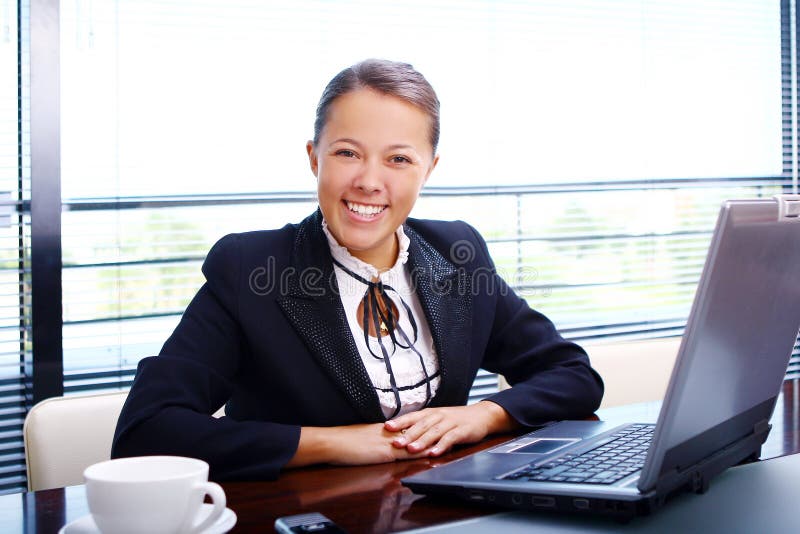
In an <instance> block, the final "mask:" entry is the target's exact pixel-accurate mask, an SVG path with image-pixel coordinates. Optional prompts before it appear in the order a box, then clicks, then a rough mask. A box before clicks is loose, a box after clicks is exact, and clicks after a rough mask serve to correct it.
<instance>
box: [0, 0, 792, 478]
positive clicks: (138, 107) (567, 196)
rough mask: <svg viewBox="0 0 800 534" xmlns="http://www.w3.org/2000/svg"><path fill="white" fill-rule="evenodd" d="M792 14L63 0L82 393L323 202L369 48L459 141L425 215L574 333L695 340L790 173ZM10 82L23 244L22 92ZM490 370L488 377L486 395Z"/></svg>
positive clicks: (522, 5) (438, 175) (126, 369)
mask: <svg viewBox="0 0 800 534" xmlns="http://www.w3.org/2000/svg"><path fill="white" fill-rule="evenodd" d="M0 1H2V0H0ZM2 5H3V6H5V5H8V6H10V9H12V11H13V9H14V8H15V6H16V4H15V3H13V2H6V4H2ZM20 5H21V6H22V7H21V13H22V15H21V20H23V23H24V21H25V20H26V19H25V6H26V5H27V4H26V2H22V3H21V4H20ZM3 9H5V8H3ZM789 13H790V4H789V2H788V1H787V0H783V1H782V2H780V3H771V2H761V1H757V0H745V1H741V2H736V4H735V5H734V4H731V3H729V2H722V1H720V0H701V1H690V0H680V1H655V0H651V1H648V0H608V1H602V2H599V1H588V0H563V1H555V0H551V1H538V2H519V1H506V2H489V1H478V0H472V1H468V2H463V1H458V2H456V1H454V0H453V1H445V0H435V1H422V0H412V1H406V2H382V3H375V2H366V1H363V0H362V1H347V2H346V1H342V2H335V3H334V2H325V1H297V2H292V3H272V2H258V1H255V0H250V1H244V0H233V1H228V2H222V1H211V0H195V1H188V0H169V1H156V0H145V1H141V2H122V1H115V0H105V1H97V0H94V1H88V0H67V1H62V2H61V10H60V14H61V21H60V25H61V28H60V29H61V31H60V41H59V43H58V46H59V47H60V51H61V106H60V109H61V117H60V118H61V147H62V161H61V165H62V181H61V189H62V195H63V213H62V219H61V223H62V247H63V248H62V252H63V258H62V260H63V267H64V271H63V308H64V315H63V316H64V325H63V348H64V356H63V361H64V382H65V387H64V389H65V392H66V393H67V394H72V393H77V392H81V391H87V390H103V389H119V388H125V387H127V386H128V385H129V384H130V381H131V378H132V376H133V372H134V369H135V366H136V363H137V362H138V360H139V359H140V358H141V357H143V356H147V355H150V354H154V353H156V352H157V351H158V349H159V348H160V345H161V344H162V343H163V341H164V340H165V339H166V337H167V336H168V335H169V333H170V332H171V330H172V328H174V325H175V324H176V322H177V320H178V318H179V316H180V313H181V311H182V310H183V308H184V307H185V306H186V304H187V303H188V301H189V299H190V298H191V296H192V295H193V294H194V292H195V291H196V290H197V288H198V287H199V285H200V284H201V283H202V279H201V275H200V272H199V267H200V264H201V262H202V259H203V258H204V256H205V253H206V252H207V251H208V249H209V247H210V246H211V245H212V244H213V242H214V241H216V239H218V238H219V237H221V236H222V235H224V234H225V233H228V232H232V231H242V230H251V229H259V228H275V227H279V226H282V225H283V224H284V223H286V222H289V221H298V220H300V219H301V218H302V217H304V216H305V215H307V214H308V213H310V211H311V210H313V209H314V206H315V203H314V198H313V189H314V180H313V177H312V176H311V174H310V172H309V171H308V170H307V161H306V159H305V153H304V149H303V144H304V142H305V140H306V139H308V138H310V137H311V134H312V132H311V127H312V124H313V110H314V107H315V106H316V101H317V99H318V97H319V94H320V92H321V89H322V87H323V86H324V84H325V83H326V82H327V81H328V79H330V77H331V76H332V75H333V74H335V73H336V72H337V71H338V70H339V69H341V68H342V67H343V66H345V65H348V64H351V63H353V62H355V61H358V60H360V59H363V58H365V57H388V58H392V59H400V60H405V61H409V62H411V63H413V64H414V65H415V66H416V67H418V68H419V69H420V70H421V71H422V72H423V73H424V74H426V75H427V76H428V77H429V79H430V80H431V82H432V83H433V85H434V86H435V87H436V88H437V91H438V92H439V96H440V99H441V100H442V103H443V109H442V119H443V131H442V143H441V145H440V149H441V153H442V160H441V163H440V166H439V168H438V169H437V170H436V172H435V173H434V175H433V177H432V179H431V181H430V182H429V186H428V187H426V189H425V191H424V192H423V198H421V200H420V202H419V204H418V206H417V208H416V209H415V212H414V213H413V214H412V215H414V216H418V217H430V218H438V219H465V220H467V221H468V222H470V223H472V224H473V225H474V226H476V227H477V228H478V229H479V230H480V231H481V232H482V234H483V235H484V236H485V237H486V239H487V241H488V243H489V247H490V250H491V252H492V254H493V257H494V259H495V261H496V263H497V266H498V270H499V271H500V272H501V274H503V275H504V276H505V277H506V278H507V279H508V280H509V282H511V283H512V285H514V286H515V287H517V288H518V290H519V291H520V293H521V294H523V295H524V296H525V298H526V299H528V301H529V302H530V303H531V304H532V305H533V306H534V307H536V308H537V309H540V310H541V311H543V312H544V313H546V314H547V315H548V316H550V317H551V318H553V319H554V320H555V322H556V323H557V325H558V326H559V328H560V329H561V330H562V331H563V332H564V333H565V334H566V335H567V336H568V337H571V338H573V339H576V340H583V339H588V338H596V337H622V338H627V337H654V336H664V335H677V334H680V333H681V331H682V328H683V325H684V323H685V319H686V313H687V311H688V307H689V305H690V303H691V299H692V296H693V293H694V287H695V285H696V282H697V279H698V277H699V273H700V269H701V266H702V263H703V259H704V256H705V252H706V248H707V245H708V239H709V237H710V232H711V230H712V228H713V222H714V217H715V216H716V211H717V209H718V206H719V204H720V202H721V201H722V200H723V199H726V198H732V197H738V196H746V197H752V196H770V195H772V194H774V193H776V192H785V191H787V189H788V188H789V187H790V184H791V183H792V168H793V167H796V163H795V162H796V154H795V152H794V149H793V146H795V144H794V143H793V141H792V139H793V138H794V135H793V134H795V133H796V132H793V131H792V128H793V127H792V113H793V111H792V102H793V100H794V98H796V97H795V96H794V94H793V93H792V92H791V85H792V72H796V69H792V68H791V67H792V65H791V57H792V54H791V53H790V52H791V44H790V43H791V35H790V31H789V29H790V25H789V19H788V15H789ZM6 27H8V28H12V29H15V28H16V26H13V25H11V26H9V25H6V26H4V28H6ZM7 33H8V32H7ZM13 33H14V32H13V31H12V32H11V34H13ZM21 33H23V34H24V32H21ZM12 41H13V39H12ZM442 43H447V45H446V47H443V44H442ZM4 45H5V43H3V46H4ZM5 50H6V49H5V48H4V49H3V51H4V52H5ZM16 53H18V50H17V52H15V54H16ZM3 57H4V58H5V57H6V56H3ZM13 58H14V62H12V63H6V62H4V63H2V66H0V68H2V69H3V70H2V71H3V72H12V71H15V68H16V64H17V63H16V60H17V57H16V56H13ZM19 64H20V65H21V68H22V69H25V68H26V63H25V58H24V55H23V56H22V61H20V63H19ZM5 79H6V77H4V78H3V80H5ZM20 79H22V80H24V76H22V77H21V78H20ZM3 83H5V82H3ZM779 89H780V90H779ZM13 90H14V91H15V93H14V94H15V95H18V94H20V87H19V86H17V87H15V88H14V89H13ZM781 95H782V96H781ZM11 101H16V102H17V109H16V110H12V111H13V112H14V113H13V116H12V119H11V121H10V122H9V123H8V127H9V128H13V129H14V134H13V136H12V139H16V140H15V141H14V145H13V147H12V149H10V152H9V154H10V153H12V152H13V159H12V165H13V167H14V168H13V172H14V174H13V176H14V180H16V181H15V182H14V184H16V185H15V187H16V186H19V187H20V189H13V190H14V191H17V193H15V194H16V195H17V196H16V197H15V199H16V200H15V201H14V202H16V204H15V205H16V206H17V210H16V214H17V215H16V216H17V218H18V219H19V221H18V222H19V226H18V229H17V234H15V235H16V236H17V239H18V241H17V244H18V245H20V246H18V247H17V250H19V251H22V252H21V256H20V257H21V258H22V259H23V261H24V258H25V240H24V233H25V228H26V226H25V224H26V221H25V217H26V211H25V206H26V205H25V201H26V197H25V192H24V190H25V185H24V179H25V176H26V172H27V171H26V170H25V166H24V165H25V163H24V152H25V143H24V131H23V133H20V131H18V130H16V128H17V124H21V125H22V126H23V130H24V124H25V123H24V120H22V121H17V118H18V115H19V116H24V113H25V109H26V106H27V105H28V104H27V103H25V102H24V101H20V100H18V99H17V100H8V99H3V102H11ZM0 105H3V104H0ZM30 105H36V103H35V102H33V103H31V104H30ZM20 114H21V115H20ZM0 125H3V126H0V127H5V126H4V125H6V122H5V120H4V119H1V118H0ZM2 135H3V134H2V133H0V136H2ZM0 139H4V138H0ZM20 140H22V141H20ZM5 146H6V145H5V143H2V146H0V150H5V148H3V147H5ZM3 154H5V152H0V162H2V161H5V160H4V159H2V158H3V157H4V155H3ZM20 154H21V155H22V156H23V157H20ZM20 183H22V185H20ZM0 187H3V186H2V185H0ZM20 191H22V192H21V193H20ZM20 199H21V200H20ZM20 217H22V219H20ZM2 231H4V230H2V229H0V232H2ZM10 232H11V233H10V234H9V235H11V234H13V231H10ZM10 257H11V256H9V258H10ZM9 261H10V260H9ZM7 264H8V265H11V263H7ZM3 265H6V264H3ZM14 268H15V269H18V271H19V272H17V276H18V277H20V276H21V280H22V282H18V284H19V285H18V288H19V291H18V292H17V293H15V295H14V298H16V299H17V301H16V305H17V307H16V308H13V312H11V313H12V314H16V313H17V311H19V316H18V317H17V316H16V315H15V317H14V319H15V320H16V321H18V325H20V327H19V328H18V331H17V333H18V334H19V335H20V339H21V340H22V341H21V342H19V341H18V342H19V346H18V347H16V348H15V349H14V350H16V349H19V350H18V351H17V352H15V353H14V354H12V355H10V360H9V362H12V363H10V364H9V365H10V367H9V368H14V369H16V371H17V372H18V373H19V374H18V375H16V376H14V375H13V373H12V375H9V379H10V380H12V382H13V381H14V380H16V381H20V383H21V381H23V380H24V377H25V375H24V373H23V371H24V370H25V366H24V365H23V363H24V362H25V361H26V360H29V359H30V352H29V351H30V340H29V339H28V338H27V337H26V333H25V332H26V331H25V328H24V325H25V317H27V314H28V313H29V310H27V311H26V309H25V308H24V304H25V302H26V301H25V295H26V293H25V287H24V278H25V275H24V273H25V272H26V271H25V266H24V265H23V264H21V263H17V264H16V266H15V267H14ZM15 272H16V271H15ZM20 273H22V274H20ZM8 274H9V275H12V274H13V273H12V271H9V272H8ZM4 309H5V308H4ZM796 352H797V350H796ZM9 354H10V353H9ZM13 362H16V364H15V363H13ZM14 365H17V367H14ZM793 369H794V371H792V370H793ZM798 369H800V361H798V362H795V363H793V366H790V372H794V373H797V372H798ZM3 384H5V383H3ZM15 384H17V382H13V383H12V385H11V389H12V390H13V389H14V388H15V387H16V385H15ZM20 387H21V386H20ZM494 387H495V377H494V376H491V375H488V374H482V375H481V376H480V377H479V379H478V380H477V381H476V384H475V388H474V395H473V400H477V399H479V398H481V397H483V396H485V395H487V394H490V393H491V392H492V391H493V390H494ZM21 391H23V390H22V389H19V390H17V394H19V392H21ZM0 398H3V397H0ZM8 398H9V399H13V398H14V397H13V395H12V396H10V397H8ZM9 402H11V403H12V404H13V400H12V401H9ZM4 406H5V405H4ZM21 413H24V411H23V412H20V414H21ZM20 417H21V415H20V416H19V417H18V419H17V423H15V424H18V423H19V422H20V421H21V419H20ZM12 418H13V417H12ZM1 432H3V431H2V429H0V433H1ZM9 436H10V438H9V441H8V443H9V447H10V449H11V450H16V451H17V452H16V454H19V451H20V450H21V448H20V446H19V440H18V437H15V436H14V435H9ZM15 447H16V449H14V448H15ZM10 461H11V464H7V465H12V464H13V461H14V460H13V459H12V460H10ZM17 461H18V460H17ZM0 462H2V459H0ZM2 465H3V464H0V468H1V467H2ZM16 465H19V464H16ZM11 469H12V471H13V469H14V468H11ZM17 469H18V468H17ZM17 473H19V470H18V471H17ZM9 480H11V482H9V484H11V485H13V484H15V483H16V484H19V483H20V482H19V478H17V479H16V482H14V481H13V480H15V479H13V476H11V475H10V478H9ZM8 487H10V486H8Z"/></svg>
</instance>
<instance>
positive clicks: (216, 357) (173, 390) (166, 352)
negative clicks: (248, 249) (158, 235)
mask: <svg viewBox="0 0 800 534" xmlns="http://www.w3.org/2000/svg"><path fill="white" fill-rule="evenodd" d="M238 239H239V238H238V236H236V235H230V236H226V237H224V238H222V239H221V240H220V241H219V242H218V243H217V244H216V245H215V246H214V247H213V248H212V249H211V251H210V252H209V254H208V257H207V258H206V261H205V263H204V264H203V273H204V275H205V277H206V283H205V284H204V285H203V287H202V288H201V289H200V290H199V292H198V293H197V295H196V296H195V297H194V299H193V300H192V302H191V303H190V304H189V306H188V307H187V309H186V311H185V313H184V314H183V317H182V318H181V321H180V323H179V324H178V326H177V328H176V329H175V331H174V333H173V334H172V336H170V338H169V339H168V340H167V342H166V343H165V344H164V347H163V348H162V350H161V353H160V354H159V355H158V356H155V357H150V358H145V359H143V360H142V361H141V362H140V363H139V366H138V369H137V373H136V378H135V379H134V382H133V386H132V387H131V390H130V393H129V395H128V398H127V400H126V402H125V405H124V406H123V409H122V413H121V414H120V417H119V420H118V422H117V428H116V432H115V434H114V440H113V445H112V451H111V457H112V458H118V457H123V456H139V455H156V454H166V455H179V456H190V457H194V458H200V459H202V460H205V461H206V462H208V463H209V465H210V466H211V471H210V478H212V479H214V480H255V479H260V480H263V479H274V478H277V476H278V474H279V472H280V469H281V468H282V467H283V466H284V465H285V464H286V463H287V462H288V461H289V460H290V459H291V458H292V456H293V455H294V453H295V451H296V450H297V444H298V441H299V438H300V427H299V426H297V425H286V424H278V423H271V422H265V421H237V420H234V419H231V418H229V417H221V418H214V417H212V415H211V414H213V413H214V412H215V411H217V410H218V409H219V408H220V407H221V406H222V405H223V404H224V403H225V402H226V401H227V399H228V398H229V397H230V394H231V391H232V389H233V382H234V379H235V377H236V373H237V371H238V369H239V364H240V358H242V351H243V347H242V346H241V344H242V343H243V342H242V333H241V332H240V325H239V321H238V304H237V303H238V299H239V294H238V293H239V287H240V278H239V276H240V273H239V271H240V270H241V259H240V257H241V256H240V246H239V243H238Z"/></svg>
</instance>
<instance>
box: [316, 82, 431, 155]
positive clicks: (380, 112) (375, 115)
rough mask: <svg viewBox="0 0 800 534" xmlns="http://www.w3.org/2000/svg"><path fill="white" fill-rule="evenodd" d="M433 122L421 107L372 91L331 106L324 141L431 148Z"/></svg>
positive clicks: (343, 98)
mask: <svg viewBox="0 0 800 534" xmlns="http://www.w3.org/2000/svg"><path fill="white" fill-rule="evenodd" d="M430 127H431V119H430V117H428V115H427V114H426V113H425V112H424V111H423V110H421V109H420V108H418V107H417V106H415V105H413V104H411V103H409V102H406V101H405V100H403V99H401V98H398V97H396V96H392V95H387V94H383V93H380V92H378V91H374V90H372V89H359V90H357V91H352V92H350V93H346V94H344V95H342V96H340V97H338V98H337V99H336V100H334V101H333V102H332V103H331V106H330V108H329V110H328V116H327V121H326V123H325V128H324V130H323V136H322V137H323V138H325V137H328V142H331V141H333V140H335V139H336V138H339V137H350V138H353V139H355V140H357V141H359V142H368V141H374V142H388V143H390V144H398V143H403V144H411V145H412V146H414V147H415V148H417V149H420V150H421V149H423V148H425V147H426V146H427V147H428V148H430V141H429V133H430Z"/></svg>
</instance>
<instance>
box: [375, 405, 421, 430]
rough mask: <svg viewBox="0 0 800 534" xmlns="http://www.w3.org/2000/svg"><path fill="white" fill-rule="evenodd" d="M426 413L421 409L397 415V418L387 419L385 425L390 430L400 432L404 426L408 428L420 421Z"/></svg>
mask: <svg viewBox="0 0 800 534" xmlns="http://www.w3.org/2000/svg"><path fill="white" fill-rule="evenodd" d="M426 415H427V414H426V413H425V410H420V411H418V412H411V413H407V414H405V415H401V416H400V417H397V418H395V419H389V420H388V421H386V422H385V423H384V424H383V426H384V428H386V430H388V431H389V432H399V431H400V430H402V429H404V428H408V427H410V426H412V425H414V424H415V423H416V422H417V421H419V420H420V419H421V418H423V417H425V416H426Z"/></svg>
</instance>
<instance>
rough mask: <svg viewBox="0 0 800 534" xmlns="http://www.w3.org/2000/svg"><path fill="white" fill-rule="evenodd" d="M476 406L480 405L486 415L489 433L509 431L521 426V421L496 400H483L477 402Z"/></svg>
mask: <svg viewBox="0 0 800 534" xmlns="http://www.w3.org/2000/svg"><path fill="white" fill-rule="evenodd" d="M475 406H476V407H480V408H481V409H482V410H483V412H484V414H485V415H486V420H487V424H486V427H487V433H488V434H497V433H500V432H508V431H510V430H513V429H515V428H517V427H519V423H517V421H516V420H515V419H514V418H513V417H511V415H509V413H508V412H507V411H506V410H505V408H503V407H502V406H500V405H499V404H497V403H496V402H492V401H490V400H482V401H480V402H478V403H477V404H475Z"/></svg>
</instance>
